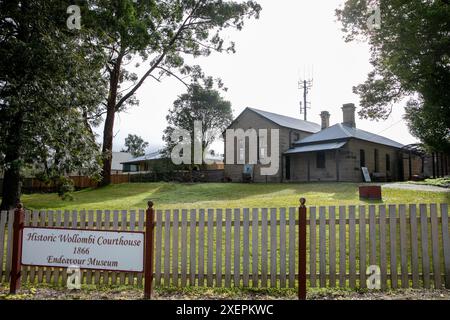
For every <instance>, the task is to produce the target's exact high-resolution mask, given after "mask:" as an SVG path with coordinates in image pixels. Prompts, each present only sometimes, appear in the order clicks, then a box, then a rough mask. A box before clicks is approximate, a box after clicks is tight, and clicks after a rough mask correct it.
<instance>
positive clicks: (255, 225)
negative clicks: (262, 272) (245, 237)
mask: <svg viewBox="0 0 450 320" xmlns="http://www.w3.org/2000/svg"><path fill="white" fill-rule="evenodd" d="M258 215H259V211H258V209H253V212H252V286H253V288H257V287H258V283H259V279H258V256H259V254H258V249H259V243H258V230H259V226H258V221H259V217H258Z"/></svg>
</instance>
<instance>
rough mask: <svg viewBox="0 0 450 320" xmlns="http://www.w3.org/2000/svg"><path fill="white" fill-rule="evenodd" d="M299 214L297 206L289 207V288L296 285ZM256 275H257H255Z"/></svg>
mask: <svg viewBox="0 0 450 320" xmlns="http://www.w3.org/2000/svg"><path fill="white" fill-rule="evenodd" d="M296 215H297V208H289V288H294V287H295V262H296V256H295V250H296V243H297V237H296V228H295V216H296ZM255 277H256V276H255Z"/></svg>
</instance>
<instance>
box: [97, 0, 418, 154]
mask: <svg viewBox="0 0 450 320" xmlns="http://www.w3.org/2000/svg"><path fill="white" fill-rule="evenodd" d="M258 2H259V3H260V4H261V6H262V8H263V10H262V12H261V17H260V19H259V20H251V21H247V23H246V25H245V26H244V28H243V30H242V31H240V32H237V31H227V32H226V34H225V36H226V37H228V38H229V39H232V40H233V41H235V42H236V49H237V52H236V53H235V54H213V55H211V56H209V57H207V58H199V59H196V60H194V61H193V62H194V63H195V64H199V65H201V66H202V68H203V70H204V71H205V72H206V74H208V75H211V76H213V77H220V78H222V80H223V81H224V83H225V85H226V87H228V89H229V90H228V92H226V93H223V96H224V97H225V99H227V100H229V101H230V102H231V103H232V108H233V114H234V116H235V117H236V116H238V115H239V114H240V113H241V112H242V111H243V110H244V109H245V108H246V107H254V108H258V109H262V110H266V111H271V112H276V113H280V114H283V115H287V116H292V117H301V118H302V119H303V115H300V111H299V110H300V106H299V101H301V100H303V98H302V94H303V93H302V91H300V90H299V89H298V81H299V80H300V79H301V78H303V75H304V72H305V71H308V69H309V70H310V69H311V66H313V68H314V86H313V88H312V91H311V94H310V101H311V103H312V109H310V110H308V112H309V115H308V120H309V121H313V122H316V123H319V124H320V117H319V114H320V112H321V111H324V110H326V111H329V112H330V113H331V119H330V122H331V125H333V124H335V123H338V122H341V121H342V111H341V107H342V105H343V104H344V103H355V104H356V106H357V107H358V109H359V98H358V96H356V95H354V94H353V93H352V87H353V86H355V85H357V84H359V83H361V82H363V81H364V80H365V79H366V76H367V73H368V72H369V70H371V66H370V64H369V47H368V45H367V44H365V43H345V42H344V40H343V33H342V31H341V26H340V24H339V22H337V21H336V20H337V19H336V16H335V9H336V8H338V7H339V6H342V5H343V3H344V0H326V1H317V0H278V1H273V0H258ZM142 67H143V66H142ZM142 67H141V70H143V69H142ZM185 91H186V87H185V86H184V85H183V84H181V83H179V82H178V81H177V80H175V79H170V78H169V79H166V80H164V82H162V83H158V82H156V81H155V80H153V79H150V78H149V80H147V82H146V83H145V85H144V86H142V87H141V88H140V90H139V91H138V93H137V97H138V99H139V100H140V105H139V106H138V107H133V108H131V109H129V110H128V111H127V112H126V113H121V114H119V115H118V116H117V117H116V123H115V128H114V132H115V139H114V151H120V149H122V147H123V145H124V140H125V137H126V136H127V135H128V134H130V133H131V134H137V135H140V136H142V137H143V138H144V139H145V140H146V141H148V142H149V143H150V148H149V149H148V150H147V151H154V150H156V149H158V148H159V147H161V146H163V141H162V135H163V130H164V128H165V127H166V120H165V117H166V115H167V111H168V109H169V108H170V107H171V106H172V104H173V101H174V100H175V99H176V98H177V96H178V95H180V94H182V93H184V92H185ZM403 114H404V105H403V104H399V105H397V106H396V107H395V108H394V111H393V113H392V115H391V117H390V118H389V119H388V120H387V121H379V122H376V121H368V120H362V119H359V118H357V120H356V126H357V127H358V128H360V129H363V130H367V131H370V132H372V133H376V134H381V135H384V136H386V137H388V138H391V139H393V140H396V141H398V142H400V143H403V144H409V143H414V142H416V139H415V138H414V137H412V136H411V135H410V134H409V132H408V128H407V126H406V123H405V122H404V121H403V120H402V116H403ZM102 129H103V128H102V126H101V127H100V128H98V130H97V132H98V133H101V132H102ZM215 148H216V149H219V150H218V151H220V152H223V150H220V149H221V147H220V145H218V144H216V145H215Z"/></svg>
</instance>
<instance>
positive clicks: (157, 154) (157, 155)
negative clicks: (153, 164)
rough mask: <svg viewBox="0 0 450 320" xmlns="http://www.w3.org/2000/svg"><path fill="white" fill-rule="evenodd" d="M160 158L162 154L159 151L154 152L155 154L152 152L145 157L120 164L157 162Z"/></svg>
mask: <svg viewBox="0 0 450 320" xmlns="http://www.w3.org/2000/svg"><path fill="white" fill-rule="evenodd" d="M161 158H162V154H161V152H160V151H156V152H152V153H148V154H146V155H145V156H142V157H137V158H134V159H131V160H129V161H125V162H122V164H124V163H136V162H142V161H149V160H158V159H161Z"/></svg>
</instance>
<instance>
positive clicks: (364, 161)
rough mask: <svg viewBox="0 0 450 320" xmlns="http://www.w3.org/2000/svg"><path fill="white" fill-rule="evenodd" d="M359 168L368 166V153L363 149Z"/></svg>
mask: <svg viewBox="0 0 450 320" xmlns="http://www.w3.org/2000/svg"><path fill="white" fill-rule="evenodd" d="M359 166H360V167H361V168H362V167H365V166H366V152H365V151H364V150H363V149H361V150H359Z"/></svg>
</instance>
